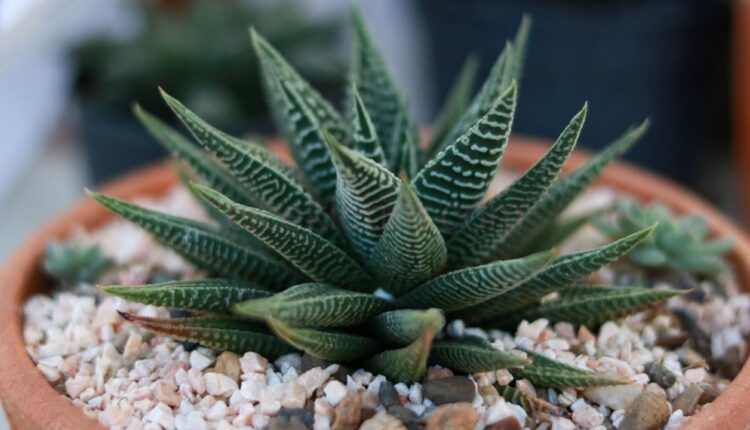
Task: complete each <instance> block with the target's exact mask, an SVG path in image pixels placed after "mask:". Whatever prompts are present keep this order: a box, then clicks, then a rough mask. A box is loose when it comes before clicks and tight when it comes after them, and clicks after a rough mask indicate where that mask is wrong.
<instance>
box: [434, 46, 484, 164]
mask: <svg viewBox="0 0 750 430" xmlns="http://www.w3.org/2000/svg"><path fill="white" fill-rule="evenodd" d="M477 71H479V59H478V58H477V57H476V56H474V55H471V56H469V57H468V58H467V59H466V61H465V62H464V65H463V66H462V67H461V71H460V72H459V73H458V77H457V78H456V80H455V82H453V85H452V86H451V89H450V91H448V96H447V97H446V98H445V103H444V104H443V107H442V108H440V113H438V115H437V117H436V118H435V121H434V131H433V133H432V138H431V139H430V146H429V148H430V153H432V152H433V151H434V150H435V149H436V148H437V147H438V146H439V145H440V143H441V142H443V140H444V139H445V137H446V136H447V135H448V133H450V131H451V130H452V129H453V127H455V126H456V123H458V121H459V120H460V119H461V115H463V113H464V112H466V108H467V107H468V106H469V102H470V101H471V94H472V92H473V91H474V84H475V83H476V78H477ZM435 153H437V152H435Z"/></svg>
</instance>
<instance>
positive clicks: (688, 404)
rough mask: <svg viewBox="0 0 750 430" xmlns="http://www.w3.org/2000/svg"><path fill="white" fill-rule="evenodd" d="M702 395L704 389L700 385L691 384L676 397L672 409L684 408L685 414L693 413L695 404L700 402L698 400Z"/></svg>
mask: <svg viewBox="0 0 750 430" xmlns="http://www.w3.org/2000/svg"><path fill="white" fill-rule="evenodd" d="M702 395H703V389H702V388H701V387H700V386H698V385H696V384H690V385H688V386H687V387H685V390H684V391H683V392H682V393H680V395H679V396H677V398H675V399H674V401H673V402H672V410H674V411H676V410H677V409H682V413H683V414H685V415H691V414H692V413H693V412H694V411H695V405H697V404H698V400H700V398H701V396H702Z"/></svg>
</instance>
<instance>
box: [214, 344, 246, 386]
mask: <svg viewBox="0 0 750 430" xmlns="http://www.w3.org/2000/svg"><path fill="white" fill-rule="evenodd" d="M206 372H216V373H222V374H224V375H226V376H228V377H230V378H231V379H232V380H233V381H235V382H238V381H239V380H240V375H242V368H241V367H240V357H238V356H237V354H235V353H233V352H229V351H224V352H222V353H221V354H219V356H218V357H217V358H216V365H214V367H212V368H210V369H207V370H206Z"/></svg>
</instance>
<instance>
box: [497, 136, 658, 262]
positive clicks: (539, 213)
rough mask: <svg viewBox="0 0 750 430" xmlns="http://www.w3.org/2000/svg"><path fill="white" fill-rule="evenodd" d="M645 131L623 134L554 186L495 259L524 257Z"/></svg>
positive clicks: (501, 245) (504, 242)
mask: <svg viewBox="0 0 750 430" xmlns="http://www.w3.org/2000/svg"><path fill="white" fill-rule="evenodd" d="M647 128H648V121H645V122H643V123H642V124H641V125H640V126H638V127H636V128H633V129H631V130H629V131H628V132H626V133H625V134H623V135H622V136H621V137H620V138H618V139H617V140H615V141H614V142H613V143H612V144H610V145H609V146H608V147H607V148H606V149H605V150H604V151H602V152H600V153H599V154H597V155H596V156H595V157H593V158H592V159H591V160H589V161H588V162H587V163H586V164H585V165H584V166H583V167H581V168H579V169H578V170H576V171H574V172H572V173H570V174H569V175H567V176H565V177H563V178H562V179H560V180H559V181H557V182H556V183H555V184H553V185H552V186H551V187H550V188H549V189H548V190H547V193H546V194H545V195H544V197H542V199H541V200H540V201H539V202H538V203H537V204H536V205H535V206H534V207H533V208H532V209H531V210H530V211H529V212H528V213H527V214H526V215H525V216H524V217H523V218H522V219H521V220H520V222H519V223H517V224H516V225H515V226H514V227H513V229H512V230H511V231H510V232H509V233H508V234H506V235H505V236H504V238H503V240H502V241H500V243H498V244H497V245H496V254H495V258H503V259H504V258H512V257H515V256H518V255H523V254H524V253H526V252H527V249H528V248H529V247H531V246H533V244H534V242H535V241H537V240H539V238H540V237H541V234H543V233H544V232H545V231H546V229H547V227H549V226H550V225H552V224H553V223H554V222H555V220H556V219H557V217H558V216H559V215H560V213H561V212H562V211H563V210H564V209H565V208H567V207H568V205H569V204H570V203H571V202H572V201H573V200H574V199H575V198H576V197H578V195H580V194H581V192H583V191H584V190H585V189H586V188H588V186H589V185H591V183H592V182H593V181H594V180H595V179H596V178H597V177H598V176H599V173H601V171H602V170H603V169H604V168H605V167H606V166H607V165H608V164H609V163H610V162H612V161H613V160H614V159H615V158H617V157H619V156H620V155H622V153H624V152H625V151H626V150H627V149H628V148H630V146H632V145H633V143H635V142H636V141H637V140H638V139H639V138H640V137H641V135H643V133H644V132H645V131H646V129H647Z"/></svg>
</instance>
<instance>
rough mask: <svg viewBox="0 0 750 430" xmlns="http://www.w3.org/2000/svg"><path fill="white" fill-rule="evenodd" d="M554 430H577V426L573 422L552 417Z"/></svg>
mask: <svg viewBox="0 0 750 430" xmlns="http://www.w3.org/2000/svg"><path fill="white" fill-rule="evenodd" d="M550 420H551V422H552V430H575V428H576V425H575V424H574V423H573V421H571V420H569V419H567V418H562V417H551V418H550Z"/></svg>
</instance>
